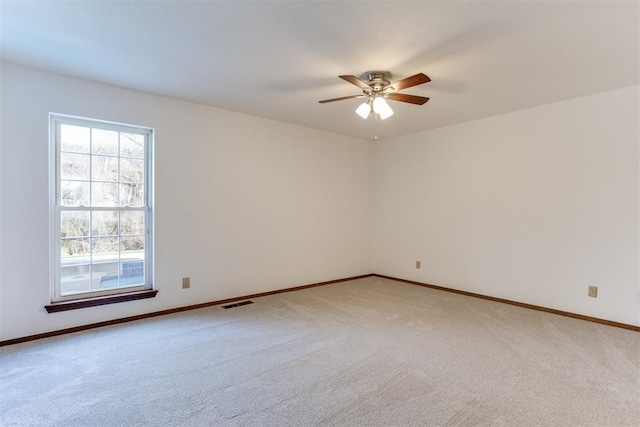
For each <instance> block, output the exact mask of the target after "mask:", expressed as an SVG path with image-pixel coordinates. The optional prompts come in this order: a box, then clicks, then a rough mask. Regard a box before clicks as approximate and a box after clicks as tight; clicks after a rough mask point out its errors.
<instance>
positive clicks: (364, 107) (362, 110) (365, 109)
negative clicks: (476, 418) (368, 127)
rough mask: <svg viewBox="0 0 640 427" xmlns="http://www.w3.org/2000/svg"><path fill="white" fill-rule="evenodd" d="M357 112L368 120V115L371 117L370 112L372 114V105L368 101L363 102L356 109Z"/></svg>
mask: <svg viewBox="0 0 640 427" xmlns="http://www.w3.org/2000/svg"><path fill="white" fill-rule="evenodd" d="M356 114H357V115H359V116H360V117H362V118H363V119H365V120H367V117H369V114H371V105H369V103H368V102H363V103H362V104H360V106H359V107H358V108H357V109H356Z"/></svg>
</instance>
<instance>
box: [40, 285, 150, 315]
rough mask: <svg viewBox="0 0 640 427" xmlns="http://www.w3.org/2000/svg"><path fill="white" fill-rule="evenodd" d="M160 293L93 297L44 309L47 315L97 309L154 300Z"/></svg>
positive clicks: (133, 293)
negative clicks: (140, 300) (130, 302)
mask: <svg viewBox="0 0 640 427" xmlns="http://www.w3.org/2000/svg"><path fill="white" fill-rule="evenodd" d="M157 293H158V291H156V290H151V289H148V290H144V291H136V292H127V293H122V294H116V295H106V296H103V297H93V298H84V299H76V300H73V301H62V302H55V303H52V304H49V305H45V306H44V308H45V309H46V310H47V313H57V312H59V311H67V310H78V309H80V308H87V307H96V306H99V305H107V304H116V303H119V302H125V301H135V300H139V299H145V298H154V297H155V296H156V294H157Z"/></svg>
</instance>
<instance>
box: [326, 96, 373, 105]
mask: <svg viewBox="0 0 640 427" xmlns="http://www.w3.org/2000/svg"><path fill="white" fill-rule="evenodd" d="M354 98H364V95H349V96H343V97H342V98H332V99H325V100H323V101H318V102H319V103H320V104H326V103H327V102H334V101H344V100H345V99H354Z"/></svg>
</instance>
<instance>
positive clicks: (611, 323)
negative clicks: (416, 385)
mask: <svg viewBox="0 0 640 427" xmlns="http://www.w3.org/2000/svg"><path fill="white" fill-rule="evenodd" d="M372 276H375V277H380V278H383V279H389V280H395V281H397V282H404V283H408V284H410V285H417V286H422V287H424V288H430V289H436V290H439V291H445V292H452V293H454V294H460V295H466V296H469V297H474V298H481V299H486V300H489V301H494V302H501V303H503V304H509V305H515V306H517V307H523V308H528V309H530V310H537V311H544V312H545V313H551V314H557V315H560V316H565V317H572V318H574V319H580V320H586V321H588V322H594V323H600V324H602V325H607V326H614V327H616V328H622V329H628V330H630V331H635V332H640V326H635V325H629V324H627V323H620V322H614V321H612V320H605V319H600V318H598V317H591V316H585V315H582V314H576V313H571V312H569V311H562V310H556V309H555V308H547V307H542V306H539V305H533V304H527V303H524V302H518V301H512V300H508V299H503V298H496V297H490V296H488V295H482V294H476V293H474V292H467V291H461V290H459V289H453V288H446V287H444V286H438V285H431V284H428V283H422V282H416V281H415V280H407V279H400V278H398V277H392V276H385V275H383V274H372Z"/></svg>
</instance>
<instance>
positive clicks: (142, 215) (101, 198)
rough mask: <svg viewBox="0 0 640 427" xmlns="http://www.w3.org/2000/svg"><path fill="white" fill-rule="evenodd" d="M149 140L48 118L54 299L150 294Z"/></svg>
mask: <svg viewBox="0 0 640 427" xmlns="http://www.w3.org/2000/svg"><path fill="white" fill-rule="evenodd" d="M152 138H153V132H152V130H151V129H147V128H142V127H137V126H129V125H121V124H115V123H107V122H101V121H96V120H89V119H82V118H77V117H68V116H61V115H53V114H52V115H51V147H52V150H51V153H52V156H51V157H52V159H51V162H52V168H51V170H52V184H53V185H52V222H53V224H52V225H53V227H52V228H53V233H54V234H53V235H54V238H53V239H52V245H53V248H52V254H53V256H52V258H53V265H54V268H53V301H54V302H61V301H65V300H73V299H78V298H87V297H94V296H102V295H109V294H118V293H123V292H132V291H137V290H144V289H151V287H152V284H151V283H152V282H151V279H152V265H151V261H152V254H151V250H152V236H153V234H152V224H153V216H152V215H153V211H152V203H151V201H152V185H151V184H152V171H151V169H152V163H151V149H152Z"/></svg>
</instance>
